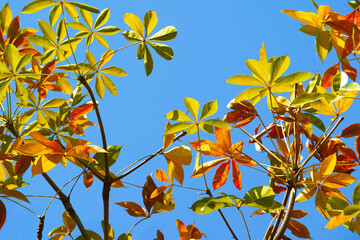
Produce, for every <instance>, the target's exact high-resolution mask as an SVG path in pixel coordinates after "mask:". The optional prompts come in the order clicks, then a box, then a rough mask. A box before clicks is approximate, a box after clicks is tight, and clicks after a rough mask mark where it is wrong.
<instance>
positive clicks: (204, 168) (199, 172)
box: [191, 158, 229, 178]
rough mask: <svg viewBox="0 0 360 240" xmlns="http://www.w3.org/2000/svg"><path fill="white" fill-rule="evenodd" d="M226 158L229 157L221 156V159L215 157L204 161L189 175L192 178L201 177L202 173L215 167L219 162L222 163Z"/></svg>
mask: <svg viewBox="0 0 360 240" xmlns="http://www.w3.org/2000/svg"><path fill="white" fill-rule="evenodd" d="M228 159H229V158H221V159H216V160H212V161H209V162H206V163H204V164H203V165H201V166H199V167H198V168H197V169H194V172H193V174H192V175H191V177H193V178H197V177H201V176H202V175H203V174H204V173H206V172H208V171H209V170H211V169H212V168H214V167H216V166H217V165H219V164H220V163H222V162H224V161H226V160H228Z"/></svg>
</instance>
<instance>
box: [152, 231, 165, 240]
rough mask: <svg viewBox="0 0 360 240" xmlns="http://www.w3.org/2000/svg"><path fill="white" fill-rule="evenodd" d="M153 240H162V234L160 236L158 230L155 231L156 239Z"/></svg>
mask: <svg viewBox="0 0 360 240" xmlns="http://www.w3.org/2000/svg"><path fill="white" fill-rule="evenodd" d="M154 240H164V234H162V232H160V230H157V232H156V238H154Z"/></svg>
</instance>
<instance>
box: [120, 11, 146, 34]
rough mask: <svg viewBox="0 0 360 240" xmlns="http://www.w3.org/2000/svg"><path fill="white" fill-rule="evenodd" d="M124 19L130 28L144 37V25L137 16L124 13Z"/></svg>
mask: <svg viewBox="0 0 360 240" xmlns="http://www.w3.org/2000/svg"><path fill="white" fill-rule="evenodd" d="M124 21H125V23H126V24H127V25H128V26H129V27H130V28H131V29H132V30H134V31H135V32H137V33H139V34H140V35H141V36H142V37H144V25H143V23H142V22H141V20H140V18H139V17H138V16H136V15H134V14H132V13H125V15H124Z"/></svg>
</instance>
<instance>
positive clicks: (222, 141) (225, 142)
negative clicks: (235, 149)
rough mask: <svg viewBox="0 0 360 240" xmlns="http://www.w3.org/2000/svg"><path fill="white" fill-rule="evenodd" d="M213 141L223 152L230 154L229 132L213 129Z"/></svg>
mask: <svg viewBox="0 0 360 240" xmlns="http://www.w3.org/2000/svg"><path fill="white" fill-rule="evenodd" d="M215 139H216V142H217V143H218V146H220V147H221V149H222V150H223V151H224V152H226V153H230V148H231V137H230V131H229V130H224V129H222V128H218V127H215Z"/></svg>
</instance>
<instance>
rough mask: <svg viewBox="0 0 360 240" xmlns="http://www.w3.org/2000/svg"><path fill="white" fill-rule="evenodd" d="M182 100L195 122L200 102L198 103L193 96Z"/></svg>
mask: <svg viewBox="0 0 360 240" xmlns="http://www.w3.org/2000/svg"><path fill="white" fill-rule="evenodd" d="M183 101H184V104H185V106H186V108H187V109H188V110H189V112H190V113H191V115H192V116H193V117H194V118H195V121H196V122H197V121H198V114H199V108H200V104H199V103H198V101H196V100H195V99H193V98H184V100H183Z"/></svg>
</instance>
